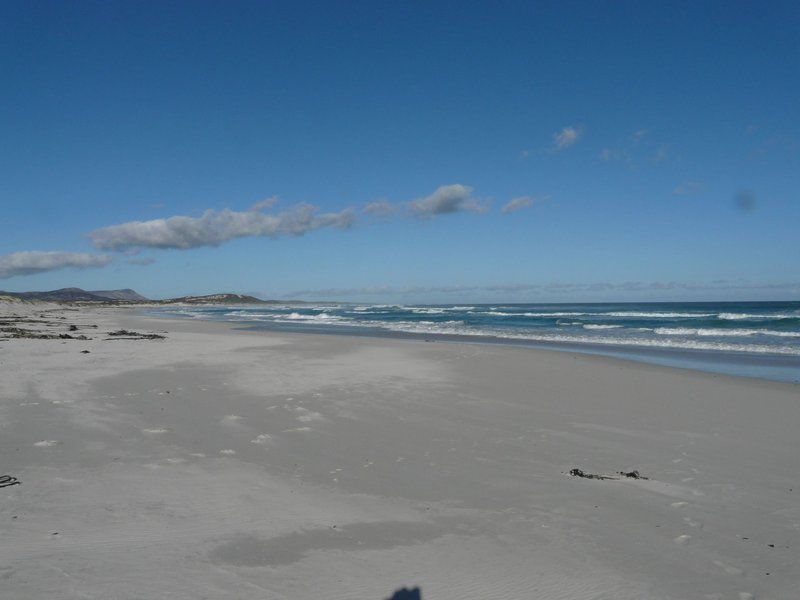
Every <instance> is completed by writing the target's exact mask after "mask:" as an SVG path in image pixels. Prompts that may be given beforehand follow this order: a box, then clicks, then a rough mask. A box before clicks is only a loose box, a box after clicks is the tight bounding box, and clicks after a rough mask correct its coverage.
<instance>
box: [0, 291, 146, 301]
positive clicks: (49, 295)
mask: <svg viewBox="0 0 800 600" xmlns="http://www.w3.org/2000/svg"><path fill="white" fill-rule="evenodd" d="M0 296H10V297H12V298H19V299H21V300H38V301H40V302H147V301H148V300H147V298H145V297H144V296H142V295H141V294H137V293H136V292H135V291H133V290H130V289H125V290H100V291H95V292H87V291H86V290H82V289H80V288H62V289H60V290H51V291H49V292H0Z"/></svg>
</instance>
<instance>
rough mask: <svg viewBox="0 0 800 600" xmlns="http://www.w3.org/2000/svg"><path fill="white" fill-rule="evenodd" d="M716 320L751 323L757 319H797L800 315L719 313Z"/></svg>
mask: <svg viewBox="0 0 800 600" xmlns="http://www.w3.org/2000/svg"><path fill="white" fill-rule="evenodd" d="M717 318H718V319H723V320H726V321H751V320H758V319H798V318H800V314H797V313H795V314H792V313H777V314H774V313H773V314H763V313H762V314H751V313H719V315H717Z"/></svg>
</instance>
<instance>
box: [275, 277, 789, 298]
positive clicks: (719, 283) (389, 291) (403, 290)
mask: <svg viewBox="0 0 800 600" xmlns="http://www.w3.org/2000/svg"><path fill="white" fill-rule="evenodd" d="M725 290H788V291H792V292H794V293H798V294H800V282H783V283H753V282H748V281H730V280H724V279H719V280H715V281H710V282H686V281H666V282H663V281H649V282H643V281H626V282H621V283H614V282H606V281H600V282H591V283H562V282H551V283H511V284H497V285H450V286H408V287H396V286H388V285H387V286H371V287H361V288H327V289H313V290H296V291H293V292H290V293H288V294H284V295H283V296H284V297H286V298H290V297H297V298H306V297H312V296H313V297H316V298H321V297H325V296H328V297H331V298H340V297H347V296H381V295H383V296H393V295H411V294H434V293H435V294H464V293H474V292H488V293H496V294H513V293H542V294H547V293H551V294H552V293H559V294H565V295H568V294H574V293H582V292H658V291H684V292H704V291H725Z"/></svg>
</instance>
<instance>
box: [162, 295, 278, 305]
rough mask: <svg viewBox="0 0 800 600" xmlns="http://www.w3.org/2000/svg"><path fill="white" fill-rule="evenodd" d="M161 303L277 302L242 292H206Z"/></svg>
mask: <svg viewBox="0 0 800 600" xmlns="http://www.w3.org/2000/svg"><path fill="white" fill-rule="evenodd" d="M161 302H162V303H163V304H277V302H276V301H275V300H259V299H258V298H256V297H255V296H246V295H244V294H207V295H205V296H183V297H181V298H170V299H169V300H162V301H161Z"/></svg>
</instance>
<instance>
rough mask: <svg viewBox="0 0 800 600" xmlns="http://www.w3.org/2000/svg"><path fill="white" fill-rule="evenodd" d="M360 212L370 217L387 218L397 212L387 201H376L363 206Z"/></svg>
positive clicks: (395, 207) (393, 205) (394, 206)
mask: <svg viewBox="0 0 800 600" xmlns="http://www.w3.org/2000/svg"><path fill="white" fill-rule="evenodd" d="M361 212H363V213H364V214H365V215H370V216H372V217H388V216H389V215H393V214H394V213H396V212H397V206H396V205H395V204H392V203H391V202H389V201H388V200H376V201H375V202H370V203H368V204H366V205H364V208H363V209H361Z"/></svg>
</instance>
